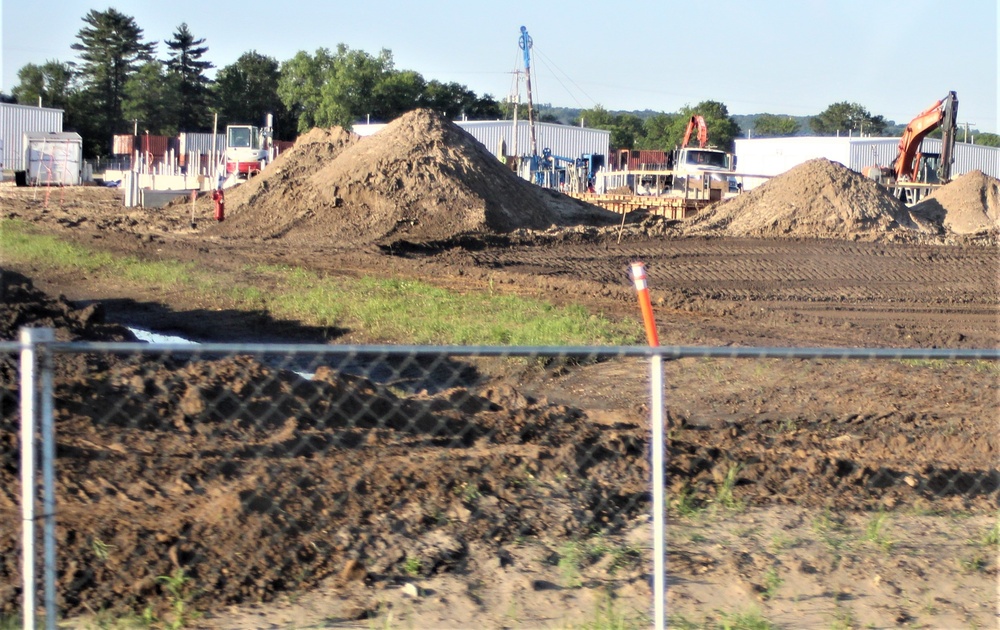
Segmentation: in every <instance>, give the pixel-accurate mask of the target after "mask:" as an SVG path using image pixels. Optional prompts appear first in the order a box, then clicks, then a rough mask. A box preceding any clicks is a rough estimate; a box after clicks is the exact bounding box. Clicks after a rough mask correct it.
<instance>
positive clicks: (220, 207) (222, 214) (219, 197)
mask: <svg viewBox="0 0 1000 630" xmlns="http://www.w3.org/2000/svg"><path fill="white" fill-rule="evenodd" d="M212 201H214V202H215V220H216V221H225V219H226V194H225V193H224V192H222V189H221V188H216V189H215V190H213V191H212Z"/></svg>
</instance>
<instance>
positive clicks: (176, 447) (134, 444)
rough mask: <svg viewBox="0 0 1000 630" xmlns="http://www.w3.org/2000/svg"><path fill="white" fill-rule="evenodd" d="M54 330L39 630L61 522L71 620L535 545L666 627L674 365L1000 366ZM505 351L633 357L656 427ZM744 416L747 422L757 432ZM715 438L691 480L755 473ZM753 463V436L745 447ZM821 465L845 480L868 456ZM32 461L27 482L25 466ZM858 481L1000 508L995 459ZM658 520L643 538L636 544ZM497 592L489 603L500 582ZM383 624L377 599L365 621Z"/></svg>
mask: <svg viewBox="0 0 1000 630" xmlns="http://www.w3.org/2000/svg"><path fill="white" fill-rule="evenodd" d="M46 335H51V333H50V332H45V331H42V332H39V331H37V330H36V331H30V332H29V331H26V332H25V333H24V336H23V337H22V341H21V342H19V343H17V342H10V343H0V368H3V367H4V366H5V365H6V366H7V373H6V379H7V380H6V382H5V386H8V387H9V391H8V394H7V395H10V391H13V390H15V389H17V390H19V393H20V400H21V406H20V416H21V425H20V430H21V433H20V438H19V439H18V442H19V443H20V445H21V446H22V448H21V457H22V459H21V461H20V466H19V467H18V466H14V465H12V464H10V463H9V464H8V466H7V468H5V469H2V468H0V471H6V472H4V473H3V474H4V475H7V476H8V477H10V478H9V479H8V478H4V479H3V482H4V484H5V485H6V486H7V487H8V488H14V487H17V486H18V485H20V487H21V492H22V499H21V501H20V503H21V515H20V517H21V521H22V523H23V527H24V530H23V531H24V534H23V537H22V543H23V549H24V551H23V556H22V557H23V565H22V567H21V569H20V575H17V576H16V577H17V578H20V580H21V581H22V582H21V583H22V584H23V586H22V587H21V588H20V590H19V594H20V597H21V602H20V603H21V611H22V614H23V618H24V624H25V627H34V625H35V616H36V599H35V591H36V588H37V586H38V582H39V580H38V579H37V577H36V574H35V562H36V560H35V556H36V552H35V550H34V540H35V528H36V525H37V523H38V521H41V522H42V523H43V525H44V541H45V546H44V549H45V555H44V566H43V579H42V580H41V583H42V584H43V585H44V593H45V594H44V600H45V611H46V614H45V622H46V624H47V625H48V627H55V623H56V620H57V618H58V617H59V614H60V613H59V612H58V611H60V610H61V611H62V614H63V615H67V614H68V615H77V614H81V613H82V612H86V611H87V610H101V609H109V610H116V611H119V612H120V613H122V614H124V612H123V611H132V612H133V613H134V614H137V615H138V614H144V615H146V616H147V618H148V619H159V620H160V621H163V622H164V623H166V622H167V620H168V619H169V620H170V621H171V622H178V621H179V622H182V623H183V622H191V621H192V619H193V617H191V616H189V615H190V614H191V613H190V611H191V610H194V609H201V610H204V609H212V608H213V607H214V608H222V607H223V606H229V605H233V604H238V603H241V602H253V601H261V600H268V599H272V598H274V597H276V596H277V595H279V594H281V593H285V592H296V591H308V590H309V589H312V588H314V587H316V586H317V585H319V584H320V583H323V582H324V580H331V579H332V580H335V581H337V584H338V587H339V588H342V589H347V588H348V586H349V585H350V584H351V583H352V582H363V583H377V584H389V585H393V586H398V585H401V584H402V585H407V584H409V585H414V584H418V583H419V582H420V581H421V580H431V579H435V578H437V577H440V576H443V575H451V574H459V575H471V574H474V573H475V572H476V571H477V570H480V569H481V568H482V567H481V565H482V563H483V560H482V558H486V557H489V558H495V562H496V563H497V566H498V567H500V568H501V569H505V568H507V567H510V566H511V565H514V566H517V565H518V563H519V562H520V559H519V557H517V554H516V553H514V552H513V551H512V549H513V548H514V546H516V545H522V544H524V541H533V542H534V543H535V545H536V546H535V547H533V549H535V550H545V554H547V555H545V554H543V557H544V558H549V561H548V562H547V564H546V563H543V564H544V565H545V570H546V571H549V573H547V574H544V575H543V577H539V578H536V579H534V581H533V582H532V584H533V587H532V588H534V589H535V590H544V589H545V588H548V587H547V586H546V585H547V584H549V583H550V582H551V581H552V580H550V579H549V578H548V576H550V575H556V576H557V578H553V580H555V581H556V582H561V584H556V586H555V587H559V588H564V589H572V588H574V587H579V586H581V585H583V584H584V583H585V580H584V579H583V572H582V570H581V568H580V567H581V565H587V566H590V565H596V564H598V560H599V559H600V558H601V557H603V558H604V560H603V562H604V563H605V564H606V567H605V569H606V573H607V576H608V578H607V580H606V582H607V583H606V584H604V586H606V587H607V588H609V589H610V588H611V586H610V585H611V584H612V583H614V582H615V580H619V581H621V580H625V581H626V582H627V581H628V580H631V582H629V583H637V582H642V581H644V580H645V579H646V577H647V576H649V577H650V578H651V582H652V583H651V585H650V586H651V588H650V596H651V597H650V598H651V599H652V602H649V604H650V605H649V607H648V609H647V610H646V611H644V612H642V611H641V612H640V613H639V616H638V617H637V618H638V619H640V620H642V621H640V622H639V623H640V624H641V623H646V622H648V624H649V625H652V626H655V627H658V628H662V627H665V626H666V625H667V620H668V614H667V613H668V610H667V601H668V600H667V590H668V589H667V587H668V584H669V582H668V574H667V573H668V572H667V563H666V560H667V557H668V556H669V555H670V554H671V550H670V549H669V548H668V547H669V545H668V539H667V536H666V534H667V531H666V519H667V514H668V511H669V510H668V506H672V507H671V509H675V510H676V509H680V507H683V505H682V504H684V501H685V500H686V499H685V497H684V496H680V495H678V493H677V491H676V484H675V485H674V486H672V485H671V481H672V480H671V478H670V475H671V471H673V470H674V468H671V466H672V463H671V462H670V461H668V460H669V457H668V451H669V452H675V451H674V450H671V449H673V448H674V447H677V448H680V447H679V446H677V445H678V444H679V440H680V441H683V440H682V439H680V438H678V437H677V436H676V435H674V436H665V435H664V432H665V431H666V430H667V429H668V428H669V427H671V426H673V427H674V429H672V430H673V431H678V430H680V429H682V428H683V425H682V424H678V423H676V422H675V423H674V424H673V425H671V421H670V420H668V418H667V415H668V414H667V413H666V408H667V407H669V404H670V401H669V400H668V398H667V395H666V394H667V389H668V387H669V377H668V379H667V381H666V382H665V380H664V374H665V370H666V372H667V373H670V367H669V366H670V362H673V361H682V360H684V359H701V360H720V359H751V360H755V361H762V360H766V359H785V360H791V359H795V360H805V361H814V362H815V361H822V360H832V361H855V360H864V361H867V360H893V361H897V362H900V361H901V362H907V361H947V362H996V361H1000V350H998V349H983V350H941V349H874V348H858V349H855V348H746V347H724V348H722V347H683V346H673V347H671V346H664V347H657V348H650V347H557V348H552V347H424V346H327V345H320V344H202V345H187V344H163V343H155V344H147V343H84V342H72V343H69V342H56V341H52V340H51V336H46ZM18 354H20V357H21V363H20V368H19V370H17V371H18V372H19V375H17V376H15V375H13V372H14V371H15V370H14V369H13V365H14V357H15V356H16V355H18ZM4 361H7V363H4ZM498 362H499V364H500V365H501V367H502V370H501V371H504V372H507V373H511V374H516V375H518V378H519V380H518V382H520V381H521V380H523V381H525V382H526V383H527V382H528V381H530V380H531V379H532V378H535V377H537V378H547V379H551V378H555V377H554V376H553V375H556V376H558V375H560V374H563V373H564V370H563V368H562V367H561V366H567V365H569V366H571V367H580V366H599V365H601V364H606V363H611V362H626V363H629V365H632V366H633V367H634V368H636V369H634V370H632V371H631V372H630V374H631V376H632V378H633V380H634V381H636V382H640V383H639V384H636V383H635V382H633V383H631V384H629V385H628V386H629V387H632V388H633V389H634V388H638V390H639V391H642V392H643V394H642V397H643V399H644V401H645V402H644V403H643V404H642V405H641V407H642V409H641V415H640V419H639V420H635V418H632V419H631V420H629V418H627V417H624V416H622V417H617V416H616V419H615V420H614V422H611V421H608V422H603V423H602V422H600V421H598V420H595V419H593V418H589V417H588V416H587V413H586V410H585V409H577V408H574V407H569V406H566V405H564V404H560V403H558V402H550V401H548V400H546V399H544V398H538V397H534V396H532V395H530V394H526V393H524V392H521V391H518V390H515V389H513V388H511V387H510V386H509V385H506V384H504V383H499V382H494V381H491V380H490V379H488V378H486V377H485V376H484V374H485V372H486V371H487V367H488V366H489V367H491V368H496V366H497V365H498ZM665 362H667V363H665ZM644 364H645V366H644ZM699 365H700V364H698V363H697V362H695V363H693V364H692V366H693V367H694V368H697V367H698V366H699ZM820 367H821V368H822V366H820ZM647 369H648V372H647V371H646V370H647ZM901 369H906V366H905V365H904V366H903V368H901ZM2 374H4V373H3V372H2V371H0V375H2ZM647 374H648V376H647ZM623 387H624V384H623ZM8 402H9V401H8ZM637 402H641V401H637ZM736 404H742V401H737V403H736ZM988 411H989V410H987V412H988ZM993 412H995V409H994V410H993ZM13 415H14V414H13V410H12V409H10V408H9V405H8V406H6V407H5V408H4V410H3V416H0V430H12V429H13V427H14V426H16V421H15V419H14V418H13ZM793 420H794V419H793ZM784 421H786V422H787V421H788V419H787V418H786V419H785V420H784ZM731 426H733V427H735V428H733V435H736V434H738V433H739V431H743V430H746V429H745V428H740V427H736V425H731ZM678 427H680V428H678ZM769 430H770V429H769ZM36 434H38V435H39V438H40V439H41V447H40V449H39V448H37V447H36V446H35V445H34V439H35V436H36ZM768 435H769V434H768ZM695 438H697V436H694V437H693V438H692V440H694V439H695ZM685 439H686V438H685ZM11 440H13V438H11ZM11 443H13V442H11ZM708 446H709V447H708V448H707V450H706V447H703V446H697V445H696V443H695V442H694V441H692V442H691V443H690V444H688V445H687V446H686V448H688V449H689V450H690V451H691V453H694V455H691V456H690V457H688V455H686V454H685V455H684V457H685V458H687V459H685V460H684V461H685V462H688V461H690V462H695V463H694V464H691V466H690V467H691V469H692V471H691V478H690V480H689V481H690V484H688V485H685V486H683V487H684V488H694V486H695V485H696V483H701V481H698V480H701V479H703V478H705V477H706V476H707V475H708V472H711V473H712V474H716V476H717V477H718V476H719V475H718V474H717V473H716V471H717V470H722V469H721V468H720V466H721V465H722V463H726V464H727V465H729V466H730V468H729V470H730V471H739V470H741V469H743V470H746V469H747V468H742V467H743V466H751V465H753V462H754V461H755V460H754V459H753V458H751V457H748V458H747V459H746V462H738V461H729V462H723V460H722V459H720V460H719V462H717V463H716V464H717V465H716V466H715V468H714V469H713V470H711V471H708V472H705V471H702V470H698V469H697V466H700V465H701V464H697V462H698V461H702V460H704V459H705V458H706V457H709V456H708V455H705V454H704V453H706V452H710V451H711V450H712V448H714V447H713V446H712V445H711V444H709V445H708ZM741 448H742V447H741ZM716 450H718V448H716ZM37 451H40V452H41V455H42V462H41V470H42V471H43V483H42V485H41V488H42V499H41V503H42V506H43V507H42V510H41V513H40V514H39V513H36V512H35V504H36V500H37V499H36V496H37V482H36V479H35V475H36V472H35V471H36V463H35V461H34V455H35V453H36V452H37ZM696 451H697V453H696ZM676 452H677V453H681V452H682V451H679V450H678V451H676ZM740 452H742V451H739V450H738V449H737V448H735V447H734V448H733V450H732V455H731V456H732V457H736V456H737V455H738V453H740ZM696 455H697V456H696ZM698 458H701V459H698ZM747 462H749V464H747ZM678 465H679V464H678ZM685 465H687V464H685ZM806 466H807V467H808V466H812V467H814V468H815V469H816V471H820V472H821V471H823V470H824V469H827V468H831V467H832V468H838V467H844V466H845V464H843V463H842V462H841V460H833V459H830V461H826V460H822V461H817V462H814V463H810V464H806ZM859 467H861V465H860V464H858V465H857V466H855V468H859ZM18 468H19V470H18V472H19V473H20V475H21V476H22V481H21V482H20V484H19V483H18V481H17V479H16V478H14V477H13V476H12V475H13V472H12V471H14V470H15V469H18ZM705 470H706V471H707V470H708V469H705ZM947 470H950V469H947ZM841 472H842V473H843V474H842V475H841ZM736 474H737V473H735V472H734V475H736ZM754 474H756V473H754ZM816 474H819V472H817V473H816ZM831 474H833V473H831ZM836 474H837V475H841V476H843V477H844V478H845V479H854V477H857V479H855V480H854V481H852V483H856V484H861V485H862V486H863V491H864V492H865V493H868V494H870V495H871V496H873V497H881V496H882V494H884V493H885V492H888V490H887V489H894V488H897V487H898V488H902V489H904V490H906V489H907V488H912V489H914V491H915V492H919V493H922V494H923V495H928V496H933V495H934V494H938V495H945V494H949V493H950V494H956V493H962V494H967V495H970V496H973V495H974V496H975V497H976V500H977V501H978V500H980V499H981V498H982V497H986V498H985V500H986V501H989V500H992V501H993V502H994V503H996V501H997V493H998V489H997V486H998V485H1000V477H998V475H997V473H996V471H995V470H993V471H992V472H991V471H989V470H985V469H984V470H982V471H979V472H975V471H974V472H963V471H953V472H948V473H947V475H948V476H947V477H944V478H942V477H941V473H940V472H935V471H929V472H927V474H926V475H925V476H924V477H925V478H923V479H915V477H914V476H913V475H905V474H904V473H903V472H900V471H899V470H896V469H895V468H893V467H892V466H891V465H890V464H888V463H887V464H886V465H885V466H884V467H882V468H877V469H873V470H869V469H868V468H865V470H864V471H860V472H859V471H855V470H853V469H852V470H846V469H845V470H844V471H836ZM852 475H853V476H854V477H852ZM935 475H937V476H935ZM859 479H860V480H861V481H858V480H859ZM734 481H735V478H734V479H729V480H727V479H724V478H717V479H715V480H714V481H712V480H711V479H709V481H708V483H710V484H712V489H713V491H714V492H716V493H721V491H722V489H724V488H725V487H726V486H727V484H728V491H729V492H732V491H733V483H734ZM685 483H687V482H685ZM747 483H750V482H749V481H748V482H747ZM760 483H762V484H763V483H764V482H763V481H761V482H760ZM784 483H785V485H786V486H787V485H788V483H787V480H786V481H785V482H784ZM668 488H670V490H669V491H668ZM685 492H686V490H685ZM692 493H694V490H692ZM681 494H683V492H682V493H681ZM692 496H694V494H692ZM715 496H716V498H715V499H713V501H714V502H715V503H718V504H722V503H724V502H723V501H722V499H719V498H718V497H719V496H721V494H716V495H715ZM57 498H58V502H57ZM0 499H3V497H0ZM684 505H686V504H684ZM679 506H680V507H679ZM0 507H2V506H0ZM0 518H2V519H3V523H2V524H3V527H7V526H8V525H11V524H12V523H13V522H14V521H12V520H11V519H12V518H13V516H12V514H10V513H9V511H7V510H4V509H0ZM643 528H647V529H643ZM0 529H2V528H0ZM636 532H640V535H639V536H640V539H642V540H644V541H645V542H644V543H643V544H642V545H639V546H636V545H635V544H634V540H636V538H635V536H636ZM595 540H598V541H600V544H598V543H595V542H593V541H595ZM630 540H631V541H633V542H632V543H630V542H629V541H630ZM2 542H3V541H0V543H2ZM518 549H522V548H521V547H518ZM8 551H12V550H10V549H3V552H5V553H6V552H8ZM524 553H527V552H524ZM539 553H540V552H539ZM564 565H565V566H564ZM570 565H573V566H572V567H570ZM571 569H572V570H571ZM0 572H2V573H0V575H2V576H3V578H4V579H6V580H12V579H13V578H14V577H15V573H17V571H16V570H15V567H13V566H12V565H11V564H10V563H9V562H8V564H6V565H4V566H0ZM616 572H617V573H616ZM615 575H619V576H623V575H624V576H631V577H622V578H620V579H619V578H617V577H615ZM196 585H197V586H196ZM555 587H553V588H555ZM411 590H413V591H414V592H415V593H416V594H418V595H419V594H420V593H421V591H420V587H419V586H412V587H411ZM0 597H5V598H6V601H4V600H3V599H0V612H2V611H4V610H5V609H6V610H11V607H12V606H13V605H14V604H15V603H17V602H14V599H15V598H14V591H13V590H8V591H7V592H6V595H4V594H3V593H0ZM476 597H477V598H478V599H479V600H480V603H479V605H481V606H484V607H488V606H489V602H488V601H487V600H488V599H489V598H488V597H487V596H486V595H482V596H476ZM157 602H159V603H157ZM164 602H166V603H164ZM178 606H179V608H178ZM345 610H346V609H345ZM378 613H379V611H378V610H373V609H371V607H367V608H366V607H365V606H361V612H360V613H358V611H357V610H353V611H351V610H347V611H346V612H343V619H349V618H352V617H353V618H356V617H357V615H358V614H361V615H362V616H364V615H367V616H372V615H374V614H378ZM186 615H188V616H186Z"/></svg>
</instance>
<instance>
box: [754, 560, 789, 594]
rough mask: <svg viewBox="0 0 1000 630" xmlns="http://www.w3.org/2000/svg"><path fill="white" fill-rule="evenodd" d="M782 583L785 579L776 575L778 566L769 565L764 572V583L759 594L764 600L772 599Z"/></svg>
mask: <svg viewBox="0 0 1000 630" xmlns="http://www.w3.org/2000/svg"><path fill="white" fill-rule="evenodd" d="M784 583H785V580H784V579H783V578H782V577H781V576H780V575H778V568H777V567H769V568H768V569H767V571H765V572H764V584H763V590H762V591H761V593H760V596H761V597H762V598H764V599H765V600H768V599H772V598H773V597H774V596H775V595H777V594H778V589H779V588H781V585H782V584H784Z"/></svg>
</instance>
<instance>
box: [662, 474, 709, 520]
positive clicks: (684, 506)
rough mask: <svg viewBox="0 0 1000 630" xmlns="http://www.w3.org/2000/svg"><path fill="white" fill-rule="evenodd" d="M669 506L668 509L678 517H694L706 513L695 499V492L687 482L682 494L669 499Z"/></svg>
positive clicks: (682, 488) (679, 493)
mask: <svg viewBox="0 0 1000 630" xmlns="http://www.w3.org/2000/svg"><path fill="white" fill-rule="evenodd" d="M667 505H668V509H669V510H670V511H671V512H676V513H677V515H678V516H694V515H696V514H698V513H699V512H702V511H704V508H703V506H701V505H699V503H698V501H697V500H696V499H695V498H694V490H693V489H692V488H691V486H690V485H689V484H688V483H687V482H684V485H683V486H682V487H681V490H680V492H678V493H677V494H676V495H675V496H674V497H673V498H671V499H668V501H667Z"/></svg>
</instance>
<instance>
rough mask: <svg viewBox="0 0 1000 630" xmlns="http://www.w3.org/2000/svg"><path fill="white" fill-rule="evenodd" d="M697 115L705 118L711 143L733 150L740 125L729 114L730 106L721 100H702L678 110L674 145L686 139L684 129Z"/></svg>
mask: <svg viewBox="0 0 1000 630" xmlns="http://www.w3.org/2000/svg"><path fill="white" fill-rule="evenodd" d="M695 115H697V116H701V117H702V118H704V119H705V126H706V127H707V128H708V144H709V145H711V146H715V147H718V148H720V149H722V150H724V151H732V150H733V141H734V140H735V139H736V137H737V136H739V135H740V126H739V125H738V124H737V123H736V121H735V120H734V119H733V117H732V116H730V115H729V108H727V107H726V106H725V104H723V103H720V102H719V101H702V102H700V103H698V104H697V105H695V106H694V107H689V106H685V107H682V108H681V110H680V111H679V112H677V118H675V119H674V124H673V128H672V134H671V138H672V139H673V141H674V142H673V144H674V146H679V145H680V144H681V142H682V141H683V140H684V131H685V130H686V129H687V125H688V122H689V121H690V120H691V117H692V116H695Z"/></svg>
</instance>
